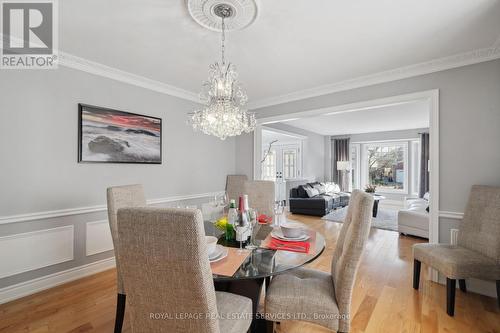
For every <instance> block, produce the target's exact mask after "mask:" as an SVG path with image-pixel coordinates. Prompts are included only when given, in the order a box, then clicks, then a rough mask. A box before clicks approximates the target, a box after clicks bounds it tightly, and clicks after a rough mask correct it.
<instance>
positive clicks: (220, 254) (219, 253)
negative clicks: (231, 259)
mask: <svg viewBox="0 0 500 333" xmlns="http://www.w3.org/2000/svg"><path fill="white" fill-rule="evenodd" d="M227 254H228V250H227V249H226V248H225V247H224V246H222V245H217V249H216V250H215V252H214V253H213V254H211V255H209V256H208V260H209V261H210V262H217V261H219V260H222V259H224V258H225V257H227Z"/></svg>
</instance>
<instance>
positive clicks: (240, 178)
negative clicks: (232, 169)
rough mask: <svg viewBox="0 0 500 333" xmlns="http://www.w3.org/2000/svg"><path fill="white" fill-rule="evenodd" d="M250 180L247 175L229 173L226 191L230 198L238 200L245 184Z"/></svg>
mask: <svg viewBox="0 0 500 333" xmlns="http://www.w3.org/2000/svg"><path fill="white" fill-rule="evenodd" d="M247 180H248V177H247V176H245V175H228V176H227V177H226V193H227V197H228V199H229V200H232V199H234V200H236V204H238V198H239V197H240V195H242V194H243V184H244V183H245V182H246V181H247Z"/></svg>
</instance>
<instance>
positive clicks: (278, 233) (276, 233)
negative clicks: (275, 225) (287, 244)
mask: <svg viewBox="0 0 500 333" xmlns="http://www.w3.org/2000/svg"><path fill="white" fill-rule="evenodd" d="M271 236H273V237H275V238H278V239H281V240H284V241H305V240H308V239H309V235H308V234H306V233H305V232H303V234H302V236H300V237H292V238H290V237H286V236H285V235H283V233H282V232H281V230H280V229H274V230H273V231H271Z"/></svg>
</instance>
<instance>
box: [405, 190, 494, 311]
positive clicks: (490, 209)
mask: <svg viewBox="0 0 500 333" xmlns="http://www.w3.org/2000/svg"><path fill="white" fill-rule="evenodd" d="M499 240H500V187H493V186H481V185H474V186H472V189H471V192H470V195H469V201H468V203H467V207H466V208H465V213H464V218H463V220H462V223H461V224H460V230H459V233H458V240H457V245H449V244H415V245H413V259H414V260H413V265H414V266H413V288H414V289H417V290H418V287H419V282H420V266H421V263H424V264H426V265H428V266H430V267H433V268H435V269H437V270H438V271H439V272H440V273H442V274H444V275H445V276H446V312H447V313H448V315H449V316H453V315H454V314H455V289H456V280H458V282H459V287H460V290H461V291H463V292H466V291H467V287H466V283H465V280H466V279H471V278H476V279H482V280H494V281H496V288H497V298H498V304H499V306H500V241H499Z"/></svg>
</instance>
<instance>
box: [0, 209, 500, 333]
mask: <svg viewBox="0 0 500 333" xmlns="http://www.w3.org/2000/svg"><path fill="white" fill-rule="evenodd" d="M291 218H293V219H295V220H299V221H301V222H303V223H306V224H307V225H309V226H311V227H312V228H314V229H316V230H318V231H320V232H321V233H322V234H323V235H325V237H326V239H327V249H326V250H325V251H324V253H323V254H322V255H321V257H320V258H318V259H317V260H316V261H314V262H313V263H311V264H310V265H309V267H311V268H315V269H320V270H324V271H329V270H330V261H331V255H332V251H333V248H334V246H335V240H336V239H337V234H338V232H339V230H340V227H341V224H337V223H333V222H326V221H323V220H321V219H319V218H316V217H307V216H298V215H293V217H291ZM422 241H423V240H421V239H418V238H412V237H405V236H400V235H399V234H397V233H396V232H391V231H384V230H379V229H372V231H371V234H370V238H369V242H368V244H367V247H366V250H365V252H364V254H363V258H362V262H361V265H360V267H359V271H358V275H357V279H356V285H355V288H354V293H353V299H352V307H351V318H352V327H351V332H384V333H389V332H425V333H427V332H429V333H431V332H459V333H465V332H500V310H499V308H498V306H497V303H496V299H494V298H490V297H485V296H480V295H477V294H474V293H470V292H469V293H466V294H464V293H463V292H461V291H459V290H457V293H456V306H455V317H453V318H452V317H449V316H448V315H447V314H446V304H445V301H446V295H445V286H442V285H439V284H436V283H433V282H430V281H429V280H428V277H427V274H426V273H427V267H425V266H424V265H422V273H423V274H422V278H421V282H420V283H421V284H420V290H419V291H415V290H414V289H413V288H412V265H413V258H412V253H411V246H412V245H413V244H415V243H418V242H422ZM115 279H116V272H115V270H109V271H105V272H102V273H99V274H96V275H93V276H90V277H87V278H84V279H81V280H77V281H74V282H71V283H68V284H65V285H62V286H59V287H56V288H53V289H50V290H47V291H43V292H40V293H38V294H36V295H32V296H28V297H25V298H23V299H19V300H16V301H13V302H11V303H7V304H3V305H0V333H5V332H112V331H113V326H114V318H115V305H116V303H115V302H116V283H115ZM277 331H278V332H280V333H308V332H318V333H321V332H329V331H328V330H326V329H323V328H321V327H318V326H314V325H311V324H307V323H300V322H288V323H287V322H283V323H282V324H281V325H279V326H278V327H277ZM123 332H130V327H129V322H128V319H127V318H125V324H124V330H123Z"/></svg>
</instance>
